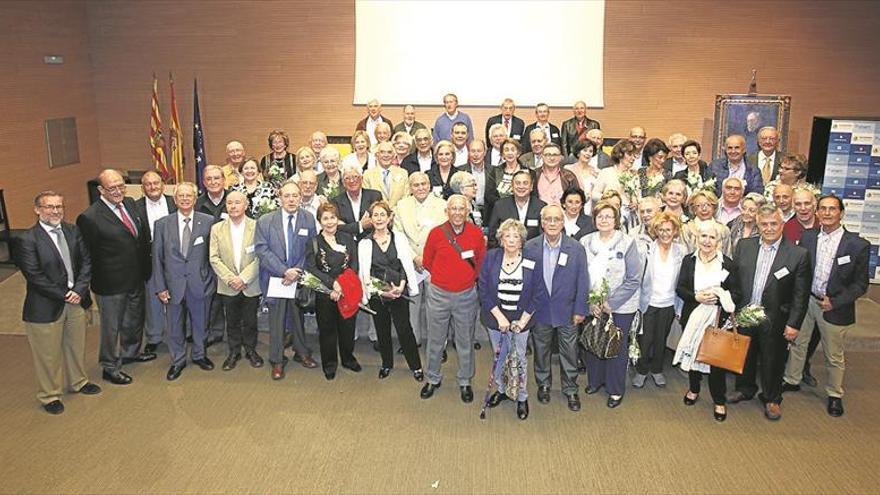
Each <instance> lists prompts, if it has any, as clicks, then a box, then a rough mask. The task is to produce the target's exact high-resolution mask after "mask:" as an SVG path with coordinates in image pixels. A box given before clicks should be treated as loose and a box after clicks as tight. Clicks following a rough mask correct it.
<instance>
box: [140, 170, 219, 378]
mask: <svg viewBox="0 0 880 495" xmlns="http://www.w3.org/2000/svg"><path fill="white" fill-rule="evenodd" d="M197 194H198V189H197V188H196V185H195V184H193V183H192V182H182V183H180V184H178V185H177V188H176V189H175V191H174V204H175V205H177V212H176V213H174V214H171V215H168V216H166V217H164V218H161V219H159V220H158V221H157V222H156V227H155V237H154V240H153V276H154V277H155V280H156V289H157V291H158V292H157V293H156V295H157V297H158V298H159V300H160V301H161V302H162V304H165V305H167V307H168V339H167V342H168V351H169V352H170V354H171V367H170V368H168V374H167V375H166V378H168V380H176V379H177V378H178V377H180V374H181V372H183V369H184V368H185V367H186V340H185V339H186V335H185V333H184V328H183V320H184V318H186V317H189V321H190V322H192V336H193V339H192V362H193V364H195V365H198V367H199V368H201V369H203V370H205V371H210V370H212V369H214V363H212V362H211V360H210V359H208V356H207V355H206V354H205V331H206V330H205V329H206V326H207V322H206V321H205V316H206V315H207V310H208V304H209V303H210V301H211V298H212V296H213V295H214V292H215V291H216V288H217V282H216V280H215V279H214V271H213V270H212V269H211V265H210V263H209V262H208V241H210V239H211V226H212V225H213V224H214V217H212V216H210V215H207V214H205V213H201V212H197V211H193V207H194V206H195V202H196V196H197Z"/></svg>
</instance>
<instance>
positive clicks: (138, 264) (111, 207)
mask: <svg viewBox="0 0 880 495" xmlns="http://www.w3.org/2000/svg"><path fill="white" fill-rule="evenodd" d="M98 182H99V185H98V192H99V193H100V194H101V197H100V198H99V199H98V200H97V201H95V202H94V203H92V204H91V206H89V207H88V208H86V210H85V211H84V212H82V213H81V214H80V215H79V217H78V218H77V219H76V225H77V226H78V227H79V230H80V232H82V235H83V238H84V239H85V242H86V245H87V246H88V248H89V253H90V254H91V258H92V291H94V292H95V295H96V297H97V302H98V308H99V309H100V310H101V348H100V351H99V358H98V359H99V362H100V364H101V368H103V370H104V373H103V378H104V379H105V380H107V381H109V382H111V383H115V384H117V385H127V384H129V383H131V376H129V375H128V374H126V373H125V372H124V371H122V365H123V364H125V363H128V362H132V361H152V360H153V359H156V354H155V353H148V352H144V353H141V352H140V348H141V337H142V335H143V325H144V282H145V281H146V280H147V274H148V268H147V266H148V263H149V262H150V255H149V249H150V227H149V226H148V225H146V224H144V223H143V222H142V221H141V219H140V217H139V216H137V215H136V214H135V211H136V208H135V206H134V200H133V199H131V198H127V197H125V182H124V181H123V180H122V175H121V174H120V173H119V172H117V171H116V170H113V169H106V170H104V171H102V172H101V174H100V175H98Z"/></svg>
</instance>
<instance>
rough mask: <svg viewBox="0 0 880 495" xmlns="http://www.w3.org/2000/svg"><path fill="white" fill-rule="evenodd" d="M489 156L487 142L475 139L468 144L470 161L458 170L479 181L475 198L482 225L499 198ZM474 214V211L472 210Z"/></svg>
mask: <svg viewBox="0 0 880 495" xmlns="http://www.w3.org/2000/svg"><path fill="white" fill-rule="evenodd" d="M490 168H491V166H490V165H489V158H488V156H486V143H484V142H483V140H482V139H474V140H473V141H471V142H470V144H468V162H467V163H466V164H464V165H462V166H461V167H458V170H460V171H462V172H468V173H469V174H471V175H473V176H474V179H476V181H477V197H476V200H475V203H476V206H477V209H478V210H479V215H480V218H481V219H482V223H481V224H482V225H485V224H486V222H487V221H488V220H489V219H490V218H491V216H492V205H493V204H494V203H495V201H497V200H498V191H497V189H496V186H495V180H494V179H493V178H492V177H493V176H492V174H491V170H490ZM471 214H472V215H473V214H474V212H471Z"/></svg>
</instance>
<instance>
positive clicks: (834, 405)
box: [828, 397, 843, 418]
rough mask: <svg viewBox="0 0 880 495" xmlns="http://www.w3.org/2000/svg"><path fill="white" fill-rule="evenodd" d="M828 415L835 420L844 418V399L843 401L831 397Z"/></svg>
mask: <svg viewBox="0 0 880 495" xmlns="http://www.w3.org/2000/svg"><path fill="white" fill-rule="evenodd" d="M828 414H829V415H831V416H834V417H835V418H839V417H840V416H843V399H841V398H840V397H829V398H828Z"/></svg>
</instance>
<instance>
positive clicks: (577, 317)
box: [571, 315, 584, 325]
mask: <svg viewBox="0 0 880 495" xmlns="http://www.w3.org/2000/svg"><path fill="white" fill-rule="evenodd" d="M571 322H572V323H573V324H575V325H580V324H581V323H583V322H584V315H574V316H572V317H571Z"/></svg>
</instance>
